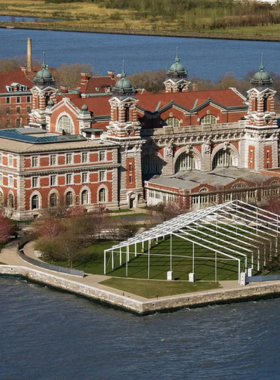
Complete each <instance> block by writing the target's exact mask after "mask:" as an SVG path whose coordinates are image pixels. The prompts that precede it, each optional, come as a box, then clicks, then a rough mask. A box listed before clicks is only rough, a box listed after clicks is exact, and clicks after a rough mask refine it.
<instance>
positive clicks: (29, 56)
mask: <svg viewBox="0 0 280 380" xmlns="http://www.w3.org/2000/svg"><path fill="white" fill-rule="evenodd" d="M31 43H32V40H31V38H27V72H29V73H30V72H31V71H32V45H31Z"/></svg>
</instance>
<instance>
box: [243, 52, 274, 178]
mask: <svg viewBox="0 0 280 380" xmlns="http://www.w3.org/2000/svg"><path fill="white" fill-rule="evenodd" d="M250 82H251V89H250V90H249V91H247V93H248V100H249V108H248V112H247V115H246V116H245V119H246V124H245V128H246V129H245V131H246V142H247V154H248V159H246V162H247V165H248V167H249V169H255V170H257V171H258V170H260V169H265V168H273V167H278V152H277V151H278V132H277V119H276V113H275V111H274V96H275V94H276V91H274V90H273V88H272V87H273V80H272V78H271V76H270V75H269V73H268V72H267V71H265V67H264V64H263V55H262V56H261V66H260V70H259V71H258V72H257V73H256V74H255V75H254V76H253V78H252V79H251V81H250ZM247 165H245V166H247Z"/></svg>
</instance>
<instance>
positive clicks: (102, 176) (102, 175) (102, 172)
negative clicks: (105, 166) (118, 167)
mask: <svg viewBox="0 0 280 380" xmlns="http://www.w3.org/2000/svg"><path fill="white" fill-rule="evenodd" d="M99 181H100V182H102V181H106V172H105V170H100V172H99Z"/></svg>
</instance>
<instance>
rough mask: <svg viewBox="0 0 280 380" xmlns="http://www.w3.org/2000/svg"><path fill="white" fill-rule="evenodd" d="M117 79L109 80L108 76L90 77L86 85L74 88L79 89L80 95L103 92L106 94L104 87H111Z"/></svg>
mask: <svg viewBox="0 0 280 380" xmlns="http://www.w3.org/2000/svg"><path fill="white" fill-rule="evenodd" d="M119 79H120V78H117V77H115V78H111V77H109V76H107V77H92V78H89V79H88V81H87V83H86V84H84V85H82V84H79V85H78V86H76V88H79V89H80V92H81V93H82V94H99V93H104V92H105V93H106V91H105V90H106V87H107V88H108V87H109V86H110V87H113V86H114V85H115V83H116V81H117V80H119Z"/></svg>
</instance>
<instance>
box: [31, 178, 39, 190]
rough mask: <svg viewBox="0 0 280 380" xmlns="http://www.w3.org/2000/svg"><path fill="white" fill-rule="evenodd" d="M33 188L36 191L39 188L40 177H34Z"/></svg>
mask: <svg viewBox="0 0 280 380" xmlns="http://www.w3.org/2000/svg"><path fill="white" fill-rule="evenodd" d="M31 186H32V188H33V189H36V188H37V187H39V177H32V183H31Z"/></svg>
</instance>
